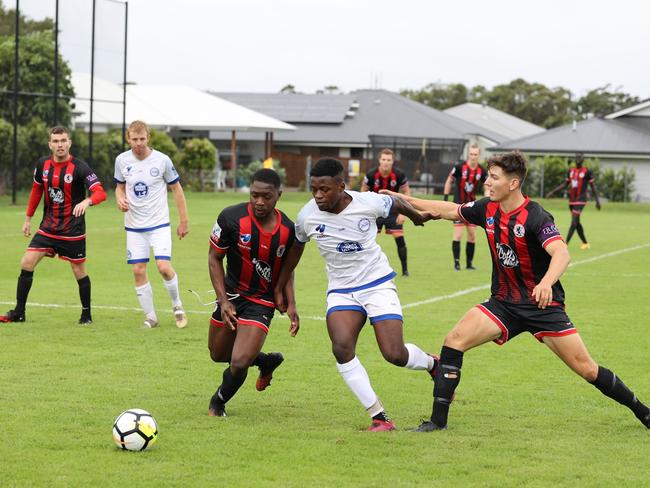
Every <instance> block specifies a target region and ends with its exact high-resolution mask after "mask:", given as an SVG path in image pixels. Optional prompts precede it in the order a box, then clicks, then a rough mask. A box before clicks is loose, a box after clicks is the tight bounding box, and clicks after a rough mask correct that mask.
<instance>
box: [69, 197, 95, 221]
mask: <svg viewBox="0 0 650 488" xmlns="http://www.w3.org/2000/svg"><path fill="white" fill-rule="evenodd" d="M90 203H91V200H90V198H85V199H83V200H82V201H80V202H79V203H77V204H76V205H75V206H74V208H73V209H72V215H74V216H75V217H81V216H82V215H83V214H85V213H86V209H87V208H88V207H89V206H90Z"/></svg>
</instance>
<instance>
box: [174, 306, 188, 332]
mask: <svg viewBox="0 0 650 488" xmlns="http://www.w3.org/2000/svg"><path fill="white" fill-rule="evenodd" d="M173 310H174V318H175V319H176V327H178V328H179V329H182V328H183V327H185V326H186V325H187V314H186V313H185V311H184V310H183V307H181V306H177V307H174V309H173Z"/></svg>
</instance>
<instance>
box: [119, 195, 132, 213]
mask: <svg viewBox="0 0 650 488" xmlns="http://www.w3.org/2000/svg"><path fill="white" fill-rule="evenodd" d="M117 208H119V209H120V212H128V211H129V201H128V200H127V199H126V198H124V197H122V198H120V197H118V198H117Z"/></svg>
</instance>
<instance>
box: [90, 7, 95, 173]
mask: <svg viewBox="0 0 650 488" xmlns="http://www.w3.org/2000/svg"><path fill="white" fill-rule="evenodd" d="M96 6H97V0H93V19H92V27H91V32H92V34H91V42H90V124H89V125H88V162H89V163H90V164H92V162H93V102H94V93H95V7H96Z"/></svg>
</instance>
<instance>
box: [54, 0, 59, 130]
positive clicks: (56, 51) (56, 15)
mask: <svg viewBox="0 0 650 488" xmlns="http://www.w3.org/2000/svg"><path fill="white" fill-rule="evenodd" d="M54 8H55V13H54V121H53V122H54V123H53V125H59V0H56V3H55V7H54Z"/></svg>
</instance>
